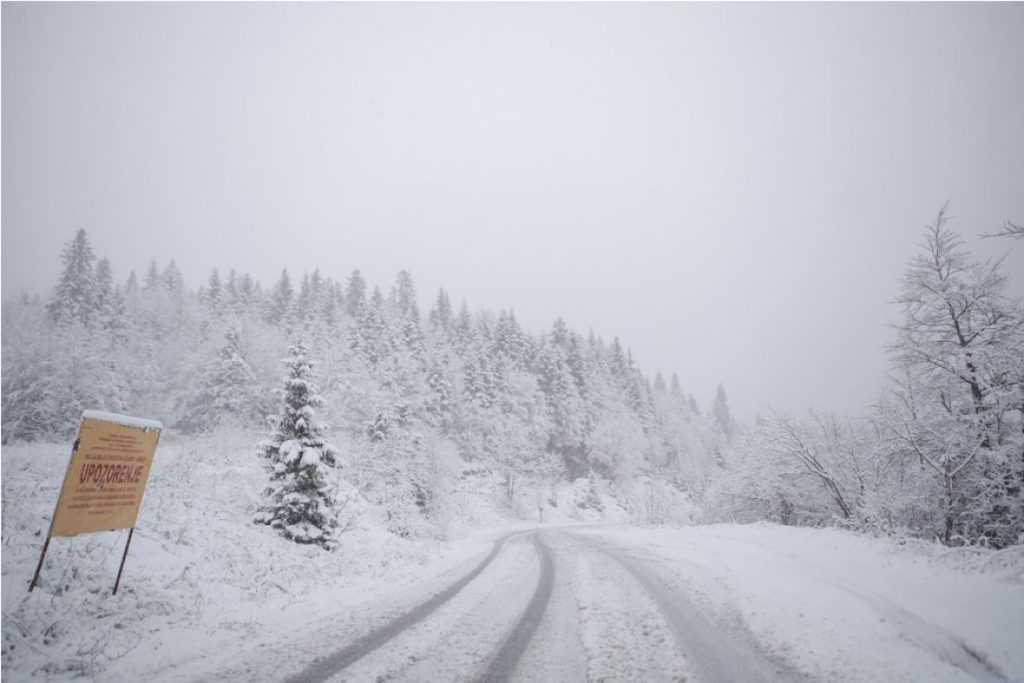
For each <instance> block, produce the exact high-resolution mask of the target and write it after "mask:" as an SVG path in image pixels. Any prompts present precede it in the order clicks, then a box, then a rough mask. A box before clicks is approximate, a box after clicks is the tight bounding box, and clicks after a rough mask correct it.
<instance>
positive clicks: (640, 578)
mask: <svg viewBox="0 0 1024 683" xmlns="http://www.w3.org/2000/svg"><path fill="white" fill-rule="evenodd" d="M577 538H580V539H581V540H583V541H584V542H585V543H587V544H588V545H590V546H591V547H593V548H595V549H597V550H600V551H601V552H602V553H604V554H605V555H607V556H608V557H610V558H612V559H613V560H615V561H616V562H617V563H618V564H619V565H621V566H622V567H623V569H625V570H626V571H627V572H629V573H630V574H631V575H632V577H633V578H634V579H635V580H636V581H637V583H639V584H640V585H641V586H642V587H643V589H644V590H645V591H647V593H648V595H650V596H651V599H652V600H654V603H655V604H656V605H657V606H658V609H659V610H660V611H661V613H662V615H663V616H664V617H665V621H666V622H667V623H668V625H669V627H670V628H671V629H672V633H673V635H674V636H675V640H676V645H677V646H678V648H679V650H680V651H681V652H682V653H683V654H684V655H685V656H686V662H687V667H688V668H689V669H690V670H691V671H693V673H694V675H695V677H696V678H697V679H698V680H700V681H725V682H731V681H744V683H761V682H763V683H771V682H772V681H779V680H786V679H789V678H792V677H793V676H792V674H791V673H790V672H788V671H786V670H785V669H783V668H781V667H780V666H777V665H776V664H775V663H774V662H772V661H771V660H770V659H768V658H767V657H765V656H764V655H763V654H762V653H761V652H760V651H759V650H758V649H757V648H756V647H755V646H754V644H753V643H752V642H750V641H749V639H747V638H744V637H743V634H741V633H737V632H736V631H734V630H732V629H726V628H722V627H720V626H719V625H718V624H717V623H715V622H714V621H713V620H711V619H708V618H706V617H705V616H704V615H703V614H701V612H700V611H699V610H698V609H697V608H695V607H694V606H693V605H691V604H688V603H687V602H686V601H685V600H683V599H682V598H681V596H678V595H674V594H672V593H671V592H670V591H669V589H668V588H667V587H666V586H665V584H664V583H663V582H662V580H661V579H659V578H658V577H657V576H656V575H655V574H654V573H653V572H652V571H651V570H649V569H647V568H646V567H644V566H643V565H642V564H640V563H639V562H637V561H635V560H633V559H631V558H628V557H626V556H625V555H623V554H622V553H621V552H620V551H619V550H617V549H612V548H609V547H606V546H604V545H602V544H600V543H598V542H597V541H596V540H595V539H592V538H583V537H580V536H577Z"/></svg>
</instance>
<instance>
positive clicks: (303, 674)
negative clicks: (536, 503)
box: [285, 534, 532, 683]
mask: <svg viewBox="0 0 1024 683" xmlns="http://www.w3.org/2000/svg"><path fill="white" fill-rule="evenodd" d="M515 535H516V534H508V535H505V536H502V537H501V538H499V539H498V540H496V541H495V542H494V547H493V548H491V552H490V553H488V555H487V557H485V558H484V559H483V561H482V562H480V564H478V565H477V566H476V567H475V568H474V569H473V570H472V571H471V572H469V573H468V574H466V575H465V576H464V577H462V578H461V579H459V580H458V581H456V582H455V583H453V584H452V585H450V586H448V588H445V589H444V590H442V591H440V592H439V593H437V594H436V595H434V597H432V598H430V599H429V600H427V601H425V602H423V603H421V604H419V605H417V606H416V607H414V608H413V609H411V610H409V611H408V612H406V613H405V614H402V615H401V616H398V617H396V618H395V619H392V620H391V621H389V622H388V623H386V624H384V625H383V626H380V627H379V628H377V629H374V630H373V631H370V632H369V633H367V634H366V635H364V636H363V637H361V638H359V639H358V640H356V641H354V642H352V643H350V644H349V645H347V646H345V647H343V648H342V649H340V650H338V651H337V652H335V653H334V654H331V655H328V656H326V657H324V658H323V659H319V660H317V661H315V662H313V663H312V664H310V665H309V666H307V667H306V668H305V669H303V670H302V671H300V672H299V673H297V674H295V675H294V676H291V677H290V678H288V679H286V682H285V683H323V681H326V680H327V679H328V678H330V677H331V676H334V675H335V674H337V673H339V672H340V671H341V670H342V669H344V668H345V667H347V666H349V665H350V664H352V663H353V662H355V661H357V660H359V659H362V658H363V657H365V656H366V655H368V654H370V653H371V652H373V651H374V650H376V649H377V648H379V647H380V646H381V645H383V644H384V643H386V642H388V641H389V640H391V639H392V638H394V637H395V636H397V635H398V634H399V633H401V632H402V631H404V630H405V629H407V628H409V627H411V626H414V625H416V624H418V623H419V622H421V621H423V620H424V619H426V618H427V617H428V616H430V615H431V614H432V613H433V612H435V611H436V610H437V609H438V608H439V607H441V606H442V605H444V604H445V603H446V602H448V601H449V600H451V599H452V598H454V597H455V595H456V594H457V593H458V592H459V591H461V590H462V589H463V588H465V587H466V585H467V584H469V582H470V581H472V580H473V579H475V578H476V577H477V576H479V575H480V573H481V572H482V571H483V570H484V569H486V568H487V566H488V565H489V564H490V563H491V562H493V561H494V558H496V557H497V556H498V553H499V552H501V549H502V547H503V546H504V545H505V541H507V540H508V539H509V538H511V537H512V536H515ZM531 604H532V603H531Z"/></svg>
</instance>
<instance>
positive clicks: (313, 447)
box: [253, 338, 338, 550]
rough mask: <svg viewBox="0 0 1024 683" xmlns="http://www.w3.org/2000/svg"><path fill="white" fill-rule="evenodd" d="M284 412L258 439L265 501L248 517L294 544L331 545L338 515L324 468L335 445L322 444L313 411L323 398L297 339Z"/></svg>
mask: <svg viewBox="0 0 1024 683" xmlns="http://www.w3.org/2000/svg"><path fill="white" fill-rule="evenodd" d="M288 354H289V358H288V359H286V360H285V361H284V362H285V364H287V366H288V376H287V377H286V378H285V391H284V413H283V414H282V415H281V416H280V417H279V418H277V427H276V429H275V430H274V434H273V437H272V438H271V440H269V441H264V442H262V443H260V444H259V446H258V449H259V453H260V455H262V456H263V457H265V458H267V459H268V460H269V465H268V468H267V469H268V471H269V473H270V486H269V487H268V488H267V489H266V491H265V495H266V496H267V498H268V499H269V500H268V502H267V503H266V504H265V505H264V506H263V507H262V508H260V510H259V512H257V513H256V516H255V518H254V520H253V521H255V522H257V523H259V524H269V525H270V526H272V527H274V528H275V529H280V530H281V533H282V534H283V535H284V537H285V538H287V539H289V540H292V541H295V542H296V543H316V544H318V545H320V546H322V547H324V548H326V549H328V550H330V549H331V548H332V547H333V546H334V538H333V536H334V531H335V529H336V528H337V518H336V517H337V515H336V510H335V505H334V497H333V496H332V494H331V492H330V490H329V484H328V481H327V477H326V473H327V468H328V467H334V466H335V465H336V464H337V461H338V457H337V456H338V449H336V448H335V447H334V446H332V445H331V444H329V443H327V441H326V439H325V438H324V429H323V428H322V427H321V426H320V425H318V424H317V423H316V420H315V415H316V410H315V409H316V408H318V407H319V406H320V405H321V404H322V402H323V399H321V398H320V397H319V396H317V394H316V389H315V387H314V386H313V383H312V377H313V364H312V363H311V362H310V361H308V360H307V359H306V347H305V345H304V344H303V342H302V339H301V338H300V339H298V340H296V342H295V344H294V345H293V346H292V347H291V348H290V349H289V350H288Z"/></svg>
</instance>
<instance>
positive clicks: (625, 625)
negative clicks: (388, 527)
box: [2, 435, 1024, 682]
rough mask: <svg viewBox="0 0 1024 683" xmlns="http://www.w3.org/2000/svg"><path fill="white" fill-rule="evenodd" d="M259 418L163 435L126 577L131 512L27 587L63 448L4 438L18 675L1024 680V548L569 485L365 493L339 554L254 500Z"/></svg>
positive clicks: (7, 610) (11, 648) (7, 563)
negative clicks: (706, 517)
mask: <svg viewBox="0 0 1024 683" xmlns="http://www.w3.org/2000/svg"><path fill="white" fill-rule="evenodd" d="M247 439H248V437H246V436H245V435H237V436H234V437H233V436H231V435H221V436H219V437H216V438H212V439H210V440H207V441H202V440H198V441H197V440H187V441H180V442H175V441H173V440H169V441H167V442H164V443H162V444H161V446H160V450H159V452H158V455H157V460H156V462H155V465H154V471H153V474H152V478H151V481H150V487H149V490H148V492H147V494H146V499H145V501H144V502H143V506H142V513H141V515H140V519H139V531H138V532H137V533H136V535H135V539H134V540H133V543H132V551H131V554H130V555H129V558H128V564H127V567H126V570H125V577H124V580H123V582H122V588H121V591H120V592H119V594H118V595H117V596H111V595H110V587H111V585H112V583H113V579H114V576H115V574H116V570H117V562H118V561H119V559H120V550H121V547H122V544H123V540H124V535H123V534H119V533H111V534H95V535H90V536H82V537H78V538H75V539H56V540H55V541H54V542H53V543H52V544H51V551H50V555H49V557H50V559H49V560H48V562H47V566H46V568H45V570H44V573H43V577H42V584H41V586H40V587H39V588H37V590H36V591H35V592H33V593H32V594H28V593H27V592H26V588H27V585H28V581H29V579H30V578H31V573H32V570H33V569H34V564H35V561H36V559H37V558H38V552H39V550H40V548H41V546H42V541H43V538H44V536H45V533H46V524H47V522H48V519H49V515H50V514H51V512H52V506H53V503H54V500H55V498H56V493H57V487H58V486H59V482H60V479H61V474H62V472H63V467H64V466H65V464H66V458H67V453H66V448H62V447H60V446H53V445H17V446H13V447H5V448H4V449H3V460H2V465H3V506H4V509H3V546H2V564H3V676H4V678H5V679H6V680H10V681H18V680H47V679H49V680H69V679H74V678H80V677H84V678H86V679H92V680H103V681H137V680H154V681H201V680H227V681H251V680H271V681H274V680H281V681H284V680H291V681H306V682H309V681H321V680H339V681H340V680H347V681H365V680H369V681H373V680H376V679H378V677H384V678H386V679H388V680H391V679H394V680H415V681H423V680H431V681H440V680H479V679H481V678H484V679H486V678H488V677H491V678H495V679H505V678H508V679H511V680H521V681H538V680H549V681H571V680H588V681H612V680H659V681H660V680H682V679H684V678H685V679H687V680H738V679H743V680H759V679H760V680H815V681H817V680H824V681H877V680H887V681H889V680H908V681H911V680H912V681H968V680H992V681H1004V680H1008V681H1024V648H1022V647H1021V646H1020V643H1021V642H1024V549H1021V548H1019V547H1018V548H1014V549H1008V550H1004V551H1000V552H998V553H994V552H988V551H977V550H957V551H951V550H948V549H944V548H941V547H938V546H932V545H928V544H922V543H915V544H913V545H899V544H896V543H895V542H893V541H889V540H878V539H870V538H866V537H862V536H858V535H855V534H852V533H847V532H842V531H836V530H818V529H805V528H790V527H780V526H775V525H769V524H755V525H745V526H744V525H713V526H703V527H686V528H677V529H672V528H657V527H638V526H630V525H626V524H610V523H607V522H601V523H596V521H595V520H594V519H593V518H591V523H583V522H576V523H570V517H572V516H573V515H570V514H569V512H568V510H566V504H565V503H560V504H559V508H558V510H559V511H560V513H559V514H555V511H553V510H549V511H548V512H546V516H545V518H546V519H547V520H548V521H549V522H550V524H548V525H545V526H537V525H536V523H535V522H531V523H529V524H528V523H525V522H518V523H517V522H514V521H512V520H511V519H510V517H508V516H506V517H504V518H502V517H501V515H499V514H497V513H496V512H495V510H496V509H497V508H496V507H489V505H490V503H489V502H488V501H486V500H483V499H473V498H471V497H467V498H465V499H464V500H462V501H461V502H459V503H458V505H459V506H465V507H466V508H467V509H469V508H472V509H474V510H475V511H476V512H475V517H476V520H475V521H476V523H477V524H478V525H479V526H478V528H475V529H461V530H459V529H457V528H454V527H453V530H452V531H451V532H450V534H449V536H448V537H447V538H436V539H432V540H420V541H415V542H412V541H408V540H402V539H398V538H396V537H394V536H393V535H391V534H387V533H382V532H381V530H380V528H379V527H378V526H375V525H374V524H372V523H370V521H369V520H370V516H369V515H367V516H366V518H365V521H359V519H357V520H356V522H355V523H354V524H353V525H352V527H351V528H350V529H349V531H348V532H346V533H345V534H343V535H342V537H341V544H340V547H339V549H338V550H337V551H336V552H334V553H327V552H324V551H322V550H320V549H318V548H309V547H300V546H296V545H294V544H292V543H290V542H287V541H284V540H283V539H281V538H280V537H278V536H277V535H276V534H274V533H273V532H272V531H271V530H269V529H267V528H266V527H261V526H257V525H254V524H252V523H251V522H250V520H249V516H250V515H251V512H252V510H253V509H254V507H255V505H256V502H257V501H256V499H255V496H256V495H257V494H258V492H259V490H260V487H261V486H262V485H263V484H264V483H265V481H264V479H263V476H262V473H261V472H260V471H259V469H258V468H254V467H252V462H251V459H252V458H253V457H254V456H253V454H252V451H251V447H250V444H249V443H248V440H247ZM605 504H606V506H608V507H609V508H610V507H612V503H611V502H609V501H605ZM459 512H460V511H459V510H455V511H453V514H455V513H459ZM611 512H612V514H611V515H610V516H612V518H613V519H614V518H616V517H621V510H618V511H614V510H613V511H611ZM577 516H579V517H582V519H583V521H586V520H587V519H588V517H587V515H586V514H582V515H577Z"/></svg>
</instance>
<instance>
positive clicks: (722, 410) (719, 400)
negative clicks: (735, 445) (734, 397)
mask: <svg viewBox="0 0 1024 683" xmlns="http://www.w3.org/2000/svg"><path fill="white" fill-rule="evenodd" d="M711 415H712V416H713V417H714V419H715V426H716V427H718V429H719V430H720V431H721V433H722V435H723V436H725V440H726V441H730V440H731V439H732V437H733V433H734V432H735V429H736V426H735V423H734V422H733V420H732V414H731V413H730V412H729V401H728V399H727V398H726V396H725V389H723V388H722V385H721V384H719V385H718V391H717V392H716V393H715V403H714V405H712V406H711Z"/></svg>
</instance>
